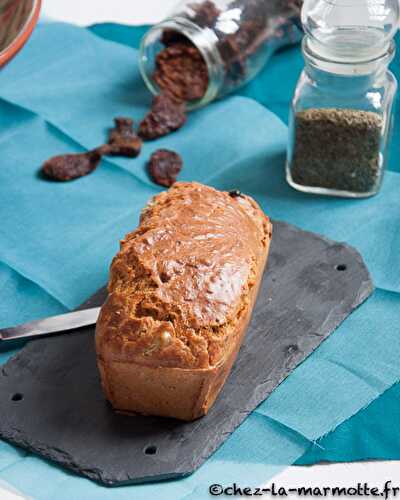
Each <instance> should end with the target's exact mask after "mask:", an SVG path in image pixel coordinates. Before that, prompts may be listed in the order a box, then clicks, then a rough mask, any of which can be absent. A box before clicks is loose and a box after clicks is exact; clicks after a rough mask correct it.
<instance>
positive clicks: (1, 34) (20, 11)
mask: <svg viewBox="0 0 400 500" xmlns="http://www.w3.org/2000/svg"><path fill="white" fill-rule="evenodd" d="M41 3H42V2H41V0H0V66H4V64H6V63H7V62H8V61H10V59H12V58H13V57H14V56H15V54H17V52H18V51H19V50H21V48H22V47H23V46H24V45H25V43H26V42H27V40H28V38H29V37H30V36H31V34H32V31H33V29H34V27H35V26H36V23H37V22H38V19H39V13H40V7H41Z"/></svg>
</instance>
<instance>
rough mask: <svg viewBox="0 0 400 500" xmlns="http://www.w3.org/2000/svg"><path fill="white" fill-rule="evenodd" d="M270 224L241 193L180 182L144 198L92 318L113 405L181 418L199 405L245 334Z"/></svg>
mask: <svg viewBox="0 0 400 500" xmlns="http://www.w3.org/2000/svg"><path fill="white" fill-rule="evenodd" d="M271 232H272V226H271V223H270V222H269V219H268V218H267V217H266V216H265V215H264V214H263V212H262V211H261V210H260V208H259V207H258V205H257V204H256V203H255V202H254V201H253V200H252V199H251V198H248V197H245V196H239V197H233V196H230V195H229V194H228V193H222V192H219V191H216V190H215V189H213V188H210V187H207V186H203V185H200V184H194V183H192V184H188V183H179V184H176V185H175V186H174V187H173V188H172V189H170V190H169V191H168V192H165V193H162V194H160V195H158V196H156V197H155V198H154V199H153V200H152V202H151V203H150V204H149V206H148V207H147V208H146V209H145V210H144V212H143V214H142V217H141V224H140V226H139V228H138V229H137V230H136V231H134V232H133V233H131V234H129V235H128V236H127V237H126V238H125V240H124V241H123V242H122V243H121V250H120V252H119V253H118V255H117V256H116V257H115V259H114V260H113V263H112V266H111V273H110V282H109V297H108V299H107V301H106V303H105V304H104V306H103V308H102V311H101V313H100V317H99V320H98V323H97V329H96V349H97V357H98V365H99V370H100V374H101V379H102V385H103V388H104V391H105V394H106V396H107V398H108V399H109V401H110V402H111V403H112V405H113V406H114V408H115V409H117V410H119V411H124V412H138V413H143V414H151V415H162V416H168V417H175V418H180V419H183V420H193V419H195V418H198V417H200V416H202V415H204V414H206V413H207V411H208V409H209V408H210V407H211V405H212V404H213V403H214V401H215V399H216V397H217V396H218V393H219V391H220V390H221V388H222V386H223V384H224V382H225V380H226V378H227V376H228V375H229V372H230V370H231V367H232V365H233V363H234V361H235V359H236V356H237V353H238V350H239V348H240V345H241V343H242V340H243V337H244V335H245V332H246V328H247V325H248V322H249V320H250V317H251V312H252V309H253V306H254V303H255V300H256V297H257V292H258V288H259V286H260V283H261V279H262V274H263V270H264V266H265V263H266V260H267V257H268V251H269V245H270V241H271Z"/></svg>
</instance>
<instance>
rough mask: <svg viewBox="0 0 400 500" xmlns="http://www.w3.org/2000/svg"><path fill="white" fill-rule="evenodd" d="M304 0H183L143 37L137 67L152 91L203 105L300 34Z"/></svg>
mask: <svg viewBox="0 0 400 500" xmlns="http://www.w3.org/2000/svg"><path fill="white" fill-rule="evenodd" d="M302 3H303V0H185V1H183V2H180V3H179V4H178V5H177V7H176V8H175V9H174V10H173V12H172V13H171V14H170V15H169V16H168V18H167V19H165V20H164V21H162V22H161V23H159V24H157V25H156V26H154V27H153V28H151V29H150V31H149V32H148V33H147V34H146V35H145V36H144V38H143V40H142V45H141V54H140V68H141V73H142V75H143V78H144V80H145V82H146V84H147V86H148V88H149V89H150V90H151V92H152V93H153V94H156V95H157V94H159V93H161V92H166V93H169V94H170V95H172V96H173V97H174V98H176V99H178V100H180V101H185V102H186V103H187V107H188V109H195V108H198V107H202V106H204V105H206V104H208V103H209V102H211V101H213V100H214V99H216V98H219V97H221V96H224V95H226V94H228V93H230V92H232V91H234V90H236V89H238V88H239V87H241V86H243V85H245V84H246V83H248V82H249V81H250V80H252V79H253V78H254V77H255V76H256V75H257V74H258V73H259V71H260V70H261V69H262V68H263V67H264V65H265V64H266V62H267V61H268V60H269V59H270V57H271V56H272V54H273V53H274V52H275V51H276V50H278V49H279V48H281V47H284V46H286V45H290V44H292V43H297V42H299V41H300V40H301V37H302V35H303V32H302V29H301V22H300V12H301V6H302Z"/></svg>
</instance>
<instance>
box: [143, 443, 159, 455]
mask: <svg viewBox="0 0 400 500" xmlns="http://www.w3.org/2000/svg"><path fill="white" fill-rule="evenodd" d="M144 452H145V454H146V455H155V454H156V453H157V446H153V445H151V446H146V448H145V449H144Z"/></svg>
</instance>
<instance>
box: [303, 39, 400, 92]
mask: <svg viewBox="0 0 400 500" xmlns="http://www.w3.org/2000/svg"><path fill="white" fill-rule="evenodd" d="M310 42H311V38H310V37H309V36H308V35H306V36H305V37H304V39H303V57H304V60H305V65H306V68H305V70H306V73H307V74H308V76H309V77H310V78H311V79H312V80H315V81H323V82H325V83H327V84H329V83H330V82H333V81H335V83H340V82H342V86H343V87H344V88H345V87H346V86H347V85H348V86H354V81H355V80H357V81H358V82H360V84H362V83H363V82H365V84H370V83H371V82H372V81H375V80H379V79H380V78H383V77H384V76H385V75H386V73H387V70H388V67H389V64H390V63H391V61H392V60H393V58H394V56H395V52H396V46H395V43H394V41H392V43H391V44H390V45H389V46H388V49H387V51H386V52H385V53H384V54H382V55H380V56H379V57H376V58H372V59H369V60H362V61H352V62H349V61H348V60H340V59H336V60H334V59H328V58H326V57H322V56H321V55H320V54H318V53H317V52H315V50H313V49H314V45H313V44H312V43H310Z"/></svg>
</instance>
